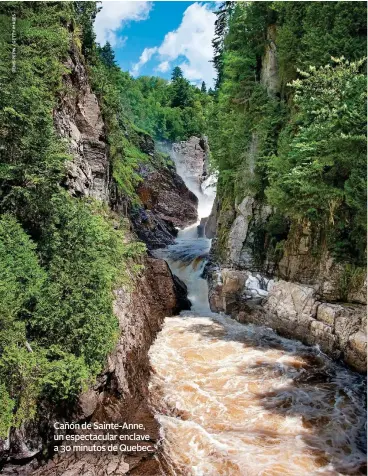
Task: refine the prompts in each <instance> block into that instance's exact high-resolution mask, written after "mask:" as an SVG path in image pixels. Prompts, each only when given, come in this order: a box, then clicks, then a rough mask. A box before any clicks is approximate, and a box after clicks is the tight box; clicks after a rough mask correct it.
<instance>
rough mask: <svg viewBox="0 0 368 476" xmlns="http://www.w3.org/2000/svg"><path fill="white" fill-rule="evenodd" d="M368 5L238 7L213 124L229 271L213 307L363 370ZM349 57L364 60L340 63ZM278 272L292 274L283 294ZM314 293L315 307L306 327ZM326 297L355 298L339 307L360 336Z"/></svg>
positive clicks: (225, 44) (221, 241)
mask: <svg viewBox="0 0 368 476" xmlns="http://www.w3.org/2000/svg"><path fill="white" fill-rule="evenodd" d="M365 8H366V7H365V5H363V4H359V5H357V4H355V5H353V4H352V3H349V2H347V3H346V4H344V5H343V4H339V3H338V2H332V3H329V4H324V5H323V6H322V5H321V4H314V3H313V2H305V3H304V4H303V5H302V4H299V3H293V4H290V3H286V2H263V3H261V4H251V5H245V4H242V5H240V4H239V5H236V6H234V5H232V4H230V3H229V4H224V7H223V9H222V10H221V12H220V13H219V17H218V23H217V34H218V36H217V41H216V43H215V44H217V50H218V57H217V69H218V73H219V89H218V92H217V98H216V102H215V108H214V115H213V119H212V120H211V121H210V146H211V151H212V154H213V157H214V161H215V163H216V164H217V166H218V168H219V185H218V196H217V200H216V202H215V204H214V209H213V213H212V216H211V219H210V221H212V222H213V221H216V222H217V230H216V235H215V239H214V241H213V257H214V263H216V262H217V264H218V265H220V267H222V268H224V269H223V270H222V271H221V270H220V271H219V270H215V272H214V273H213V274H212V275H211V276H212V278H211V288H212V289H211V301H212V305H213V309H214V310H215V309H216V310H225V311H226V312H228V313H233V315H234V316H235V317H236V316H238V313H239V312H241V317H238V318H239V319H240V320H242V321H243V322H244V321H245V322H258V323H259V322H264V323H266V324H267V325H270V326H271V327H274V328H275V329H277V330H278V331H279V332H281V333H283V334H285V335H288V336H295V337H297V338H299V339H302V340H303V341H304V342H307V343H309V344H319V345H321V347H322V348H323V350H324V351H326V352H328V353H330V354H331V355H334V356H335V357H336V356H342V357H343V358H344V359H345V360H346V361H348V362H349V363H350V364H352V365H353V366H355V367H356V368H358V369H359V370H363V369H364V368H365V365H366V357H365V351H366V341H365V339H364V335H365V324H366V323H365V320H364V319H363V318H362V315H363V314H364V313H363V310H364V307H363V306H360V305H364V304H366V296H365V288H366V282H365V249H366V246H365V219H363V216H364V215H365V211H364V210H365V187H366V185H365V172H364V169H365V152H364V150H365V144H366V139H365V125H364V119H363V118H364V116H365V113H364V112H363V106H362V105H363V103H364V102H365V99H364V98H365V93H364V91H365V87H364V86H363V84H364V83H365V73H364V66H363V63H364V61H361V58H362V57H364V56H366V46H365V37H366V28H365V20H363V17H364V18H365V13H364V11H365ZM224 22H225V23H224ZM224 24H225V25H227V27H226V28H225V27H224V26H223V25H224ZM244 24H246V25H247V31H246V33H244V35H243V36H242V35H241V34H240V31H242V30H241V26H242V25H244ZM326 31H328V35H327V39H326V41H325V42H321V41H320V38H322V37H323V36H324V35H325V33H326ZM331 56H333V57H335V59H331ZM342 56H344V57H345V58H346V59H347V60H350V61H351V62H352V63H351V64H350V63H349V61H346V60H345V59H344V58H342V59H340V60H336V58H339V57H342ZM354 61H355V63H354ZM327 63H329V65H328V66H326V67H324V65H325V64H327ZM309 66H311V69H310V70H309ZM300 70H304V71H307V72H306V73H301V72H300ZM293 80H295V82H294V83H293V84H291V82H292V81H293ZM353 85H354V86H353ZM336 91H338V92H339V93H338V94H337V93H336ZM353 157H354V159H352V158H353ZM353 197H354V198H353ZM210 236H211V234H210ZM237 272H238V274H237ZM231 273H234V276H230V275H231ZM271 278H272V279H273V278H276V279H278V280H279V282H278V283H277V284H276V285H275V286H274V288H272V283H273V281H272V282H271V284H267V283H268V282H269V280H270V279H271ZM291 283H297V284H295V285H293V284H291ZM292 289H293V290H294V291H295V292H294V291H293V292H291V290H292ZM290 293H291V294H292V295H293V296H294V298H293V299H294V303H292V304H290V306H289V307H288V305H287V304H286V301H285V299H286V297H287V296H289V295H290ZM267 295H268V296H269V297H268V299H267ZM307 296H310V297H311V296H313V297H312V300H313V302H314V303H315V305H314V307H313V306H311V307H310V310H309V311H308V312H306V320H305V321H304V322H302V319H301V317H300V312H301V311H300V312H299V311H298V309H303V308H304V305H305V300H307ZM286 300H287V299H286ZM321 302H322V303H324V302H327V303H328V302H333V303H336V302H339V303H340V302H342V303H346V302H348V303H349V308H348V309H349V310H346V311H344V312H341V310H340V311H339V312H338V315H339V316H345V317H341V318H340V317H339V319H341V321H342V322H343V324H342V327H343V328H344V329H345V327H349V326H350V325H351V322H352V319H351V317H350V316H351V315H353V316H354V319H353V320H354V326H352V327H351V329H350V330H349V332H348V336H345V333H346V330H344V331H342V330H341V329H340V330H339V329H338V327H336V326H335V321H334V318H333V319H332V321H333V322H332V321H331V319H330V320H329V321H328V322H327V321H326V320H325V319H323V318H320V317H319V314H318V312H317V307H318V305H319V303H321ZM263 304H264V305H265V307H264V308H263V307H262V305H263ZM326 305H327V304H326ZM334 305H335V304H332V305H331V309H330V311H329V313H330V314H331V315H336V312H335V310H334ZM322 306H324V304H322ZM327 306H328V305H327ZM294 307H295V309H294ZM254 308H255V310H254ZM286 308H287V309H286ZM321 309H322V308H321ZM257 313H258V314H257ZM259 313H260V314H262V315H263V317H259ZM264 314H266V317H265V315H264ZM287 315H288V316H289V318H288V319H286V321H285V316H287ZM290 316H293V317H290ZM341 332H343V333H344V336H342V335H341ZM347 341H349V342H350V343H349V344H348V347H349V346H350V347H349V348H350V350H349V349H347V348H346V345H347V344H346V343H347ZM358 341H359V342H358ZM353 354H354V355H355V357H351V356H352V355H353Z"/></svg>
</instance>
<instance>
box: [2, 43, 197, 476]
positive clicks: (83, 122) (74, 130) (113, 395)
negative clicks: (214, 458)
mask: <svg viewBox="0 0 368 476" xmlns="http://www.w3.org/2000/svg"><path fill="white" fill-rule="evenodd" d="M65 66H67V68H68V70H69V71H68V73H66V74H64V76H63V82H64V85H65V88H64V89H63V91H65V92H64V93H63V95H62V96H61V97H60V98H59V102H58V106H57V108H56V109H55V110H54V125H55V129H56V131H57V133H58V135H59V136H61V137H62V138H64V139H65V140H66V141H67V144H68V148H69V153H70V154H71V156H72V160H71V161H70V162H69V163H68V164H67V170H66V174H65V178H64V180H63V185H64V187H65V188H66V189H67V190H68V191H69V192H70V194H71V195H72V196H74V197H75V199H79V198H81V197H85V198H86V197H91V198H92V199H95V200H98V201H100V202H104V203H105V206H106V207H108V208H109V209H110V213H112V214H115V217H116V220H120V219H123V220H125V221H128V227H130V230H129V229H128V230H127V233H126V236H127V239H129V240H136V239H137V234H138V236H139V237H141V238H143V239H145V241H146V243H147V245H148V247H150V246H151V247H158V246H163V245H165V244H167V243H169V242H172V241H173V240H174V236H175V234H176V229H175V226H185V225H187V224H189V223H192V222H195V221H196V219H197V212H196V203H197V199H196V197H195V196H194V195H193V194H192V193H191V192H190V191H189V190H188V189H187V187H186V186H185V184H184V182H183V181H182V180H181V178H180V177H179V176H178V175H177V174H176V172H175V169H174V168H173V167H172V166H171V167H169V166H168V165H167V164H166V163H165V162H163V161H162V158H161V157H159V155H158V154H157V152H156V150H155V145H154V142H153V140H152V139H151V138H150V137H149V136H148V135H147V134H145V133H143V132H139V133H137V144H138V146H139V150H140V151H142V153H144V154H146V155H148V156H150V157H151V158H152V161H151V163H150V164H149V165H147V164H146V165H142V166H141V167H140V170H139V173H140V175H141V177H142V179H143V181H142V182H141V185H140V186H139V187H138V190H137V193H138V196H139V197H140V198H141V202H140V204H139V205H133V204H132V203H131V202H130V201H129V199H127V197H125V196H124V194H122V193H121V192H119V190H118V188H117V186H116V184H115V182H114V180H113V178H112V177H111V163H110V155H109V146H108V142H107V138H106V133H105V125H104V121H103V117H102V113H101V108H100V105H99V102H98V99H97V97H96V95H95V94H94V92H93V91H92V89H91V85H90V82H89V79H88V74H87V68H86V65H85V63H84V59H83V57H82V55H81V54H80V52H79V50H78V48H77V47H76V46H75V45H72V46H71V49H70V55H69V58H68V60H67V62H66V64H65ZM137 209H138V215H139V214H142V213H145V214H146V217H147V219H146V220H143V219H141V221H139V220H138V219H137V218H136V217H137ZM129 216H130V219H131V221H129ZM147 230H149V231H147ZM135 265H137V266H140V267H141V268H142V269H141V271H139V272H138V275H134V274H133V273H132V275H131V276H132V277H131V283H130V284H127V285H125V286H124V287H119V288H118V289H116V290H115V301H114V312H115V315H116V317H117V320H118V323H119V334H120V335H119V338H118V342H117V345H116V347H115V349H114V350H113V352H111V353H110V355H109V356H108V359H107V363H106V365H105V368H104V371H103V372H102V373H101V374H100V375H99V376H98V378H97V381H96V382H95V383H94V384H93V385H92V386H91V387H90V388H89V389H88V390H87V391H85V392H84V393H82V394H81V395H80V396H79V398H77V399H76V401H75V402H74V403H73V402H67V404H66V405H65V406H62V405H58V407H57V408H55V407H54V406H53V405H52V403H50V402H48V401H41V402H40V405H39V411H38V413H37V415H36V418H35V419H34V420H33V421H30V422H25V423H23V424H22V426H21V427H20V428H17V429H14V428H12V429H11V431H10V434H9V437H8V439H6V440H0V462H1V467H2V474H4V475H15V474H20V475H26V474H38V475H53V476H56V475H64V474H68V475H72V474H91V475H100V474H106V467H108V468H109V472H108V474H125V473H126V472H127V471H128V470H129V471H130V472H129V474H136V473H135V471H136V470H137V471H139V474H142V471H143V473H144V474H151V473H150V471H153V473H152V474H157V466H156V463H155V462H154V460H153V456H152V454H147V453H146V454H143V453H142V454H139V455H137V454H134V455H132V454H131V455H129V456H127V455H119V456H112V455H109V454H107V455H102V456H101V455H99V454H92V455H87V456H86V455H85V454H81V456H80V457H78V456H77V457H76V454H75V453H71V454H64V455H63V456H56V457H55V458H54V459H53V460H51V461H49V462H48V463H47V465H46V466H41V467H40V464H43V462H44V461H45V459H47V458H48V457H49V456H50V455H52V448H53V446H54V444H53V435H54V429H53V423H54V422H55V421H74V422H78V421H86V420H88V421H92V422H93V421H97V422H113V423H119V422H120V423H121V422H134V423H144V425H145V426H146V427H147V428H148V429H149V433H150V436H151V438H152V441H151V443H154V442H155V441H156V440H157V439H158V427H157V424H156V423H155V421H154V419H153V417H152V416H151V414H150V412H149V410H148V409H147V407H146V405H145V400H146V396H147V384H148V379H149V374H150V366H149V361H148V350H149V348H150V346H151V344H152V343H153V341H154V339H155V337H156V335H157V333H158V332H159V330H160V328H161V325H162V323H163V320H164V318H165V317H166V316H170V315H174V314H177V313H178V312H180V310H182V309H189V308H190V303H189V301H188V300H187V298H186V287H185V285H184V284H183V283H182V282H181V281H180V280H179V279H178V278H176V277H175V276H173V275H172V273H171V271H170V269H169V267H168V265H167V263H166V262H165V261H163V260H160V259H155V258H151V257H148V256H145V257H144V258H142V259H141V260H140V261H138V262H137V263H135ZM37 468H39V469H38V470H37ZM137 468H139V469H137ZM35 471H36V472H35Z"/></svg>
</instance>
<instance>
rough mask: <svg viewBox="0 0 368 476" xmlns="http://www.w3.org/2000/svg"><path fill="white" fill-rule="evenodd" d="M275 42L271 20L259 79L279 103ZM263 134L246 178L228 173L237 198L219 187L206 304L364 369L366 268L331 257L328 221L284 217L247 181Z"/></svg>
mask: <svg viewBox="0 0 368 476" xmlns="http://www.w3.org/2000/svg"><path fill="white" fill-rule="evenodd" d="M277 43H278V33H277V28H276V25H274V24H272V25H269V26H268V29H267V41H266V42H265V47H264V54H263V56H262V58H260V71H259V83H260V85H262V86H263V87H264V89H265V90H266V92H267V95H268V97H269V98H270V100H272V101H276V102H277V101H280V100H281V98H280V94H282V91H281V83H282V78H281V77H280V74H279V65H278V46H277ZM282 100H283V101H286V99H285V97H284V98H283V99H282ZM260 134H262V131H259V130H257V129H256V128H255V130H254V131H253V132H252V134H251V136H250V142H249V145H248V148H247V150H245V151H243V153H242V156H243V160H244V164H245V169H244V170H243V169H242V174H243V175H242V176H241V177H243V180H244V184H242V183H241V178H239V177H236V179H235V178H234V179H233V181H234V182H235V180H237V193H236V194H235V195H236V196H235V197H234V196H233V195H231V194H229V193H228V192H227V191H226V190H228V189H226V190H225V188H219V193H218V196H217V198H216V200H215V203H214V206H213V209H212V213H211V215H210V218H209V220H208V224H211V228H212V229H211V230H210V229H209V230H208V231H207V236H208V237H209V238H213V242H212V252H211V255H212V265H211V266H210V267H209V268H208V270H209V271H208V276H209V282H210V304H211V309H212V310H213V311H215V312H221V311H222V312H226V313H228V314H230V315H232V316H233V317H234V318H235V319H237V320H239V321H240V322H249V323H255V324H262V325H267V326H269V327H272V328H273V329H275V330H277V332H279V333H280V334H282V335H285V336H287V337H292V338H297V339H299V340H302V341H303V342H305V343H307V344H311V345H319V346H320V348H321V349H322V350H323V351H324V352H325V353H327V354H329V355H331V356H332V357H333V358H341V359H343V360H344V361H345V362H346V363H347V364H349V365H351V366H352V367H353V368H354V369H356V370H359V371H361V372H364V371H365V369H366V350H367V341H366V319H365V317H364V314H365V305H366V279H365V269H363V268H362V267H359V266H355V265H354V264H350V263H349V262H341V261H338V260H336V259H335V257H334V255H333V254H332V253H331V250H330V248H329V246H328V244H327V241H328V240H327V237H326V235H327V233H328V231H327V227H328V224H327V223H317V225H316V224H315V223H314V224H312V222H310V221H309V220H307V219H305V220H302V221H300V220H299V221H297V220H295V219H290V218H284V217H281V216H280V214H279V213H278V211H277V210H276V209H275V208H274V207H272V206H270V204H269V203H268V201H267V196H265V194H264V193H259V191H255V190H252V187H251V186H248V185H247V184H248V182H249V183H252V181H254V180H255V178H256V163H257V159H258V158H259V157H258V155H259V143H260ZM229 180H230V179H229ZM220 181H221V172H220ZM227 186H228V185H227ZM228 187H229V186H228ZM239 189H240V190H242V192H240V191H239ZM214 223H215V224H216V226H215V227H214V226H213V224H214Z"/></svg>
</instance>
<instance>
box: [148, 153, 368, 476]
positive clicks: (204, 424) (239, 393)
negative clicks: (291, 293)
mask: <svg viewBox="0 0 368 476" xmlns="http://www.w3.org/2000/svg"><path fill="white" fill-rule="evenodd" d="M174 159H175V161H176V164H177V170H178V173H179V174H181V175H182V177H183V179H184V180H185V181H186V183H187V185H188V186H189V188H191V189H192V191H193V192H194V193H196V195H197V196H198V199H199V218H201V217H203V216H208V214H209V210H210V208H211V203H212V201H213V194H214V191H213V190H211V192H210V193H208V191H206V190H204V191H203V190H201V189H200V187H198V184H196V183H194V182H193V181H192V179H191V177H186V176H185V167H181V162H180V160H178V158H177V157H174ZM179 159H180V158H179ZM210 246H211V242H210V240H208V239H206V238H198V237H197V228H196V225H193V226H191V227H188V228H187V229H185V230H181V231H180V232H179V234H178V237H177V239H176V242H175V244H174V245H171V246H169V247H167V248H166V249H162V250H158V251H157V255H158V256H160V257H164V258H165V259H166V260H167V262H168V263H169V265H170V267H171V269H172V271H173V272H174V273H175V274H176V275H177V276H179V277H180V279H182V280H183V281H184V282H185V283H186V285H187V286H188V297H189V299H190V300H191V302H192V309H191V311H186V312H182V313H181V315H180V316H175V317H170V318H167V319H166V320H165V324H164V327H163V329H162V331H161V332H160V334H159V335H158V338H157V340H156V342H155V344H154V345H153V347H152V348H151V350H150V361H151V365H152V368H153V374H152V377H151V381H150V386H149V387H150V404H151V407H152V409H153V412H154V414H155V417H156V418H157V420H158V421H159V423H160V425H161V432H162V435H161V436H162V443H161V448H160V452H159V457H158V458H159V462H160V466H161V469H162V474H164V475H186V476H192V475H193V476H220V475H229V476H261V475H262V476H263V475H264V476H266V475H267V476H286V475H290V476H291V475H292V476H302V475H329V476H330V475H339V474H366V469H365V461H366V456H365V453H366V451H365V441H366V412H365V380H364V379H363V377H362V376H360V375H358V374H356V373H354V372H352V371H350V370H348V369H347V368H345V367H343V366H342V365H339V364H337V363H334V362H332V361H331V359H329V358H328V357H327V356H325V355H324V354H322V353H321V352H319V350H318V349H317V348H312V347H307V346H305V345H303V344H301V343H300V342H297V341H295V340H290V339H285V338H282V337H280V336H278V335H277V334H276V333H275V332H273V331H272V330H271V329H267V328H264V327H259V326H254V325H244V324H240V323H238V322H236V321H234V320H233V319H231V318H229V317H227V316H225V315H220V314H215V313H212V312H211V310H210V308H209V304H208V287H207V281H206V280H205V279H202V277H201V275H202V271H203V268H204V266H205V264H206V260H207V256H208V252H209V249H210Z"/></svg>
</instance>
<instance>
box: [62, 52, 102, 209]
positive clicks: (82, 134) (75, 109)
mask: <svg viewBox="0 0 368 476" xmlns="http://www.w3.org/2000/svg"><path fill="white" fill-rule="evenodd" d="M66 67H67V68H68V69H69V70H70V73H68V74H66V75H64V77H63V83H64V86H65V91H66V93H65V94H64V95H63V96H62V97H61V98H60V102H59V106H58V108H57V109H56V110H55V111H54V124H55V129H56V131H57V132H58V133H59V134H60V135H61V136H62V137H65V138H66V139H68V143H69V151H70V153H71V155H72V156H73V160H72V161H71V162H69V164H68V171H67V176H66V179H65V185H66V187H67V188H68V190H69V191H70V193H71V194H72V195H74V196H91V197H93V198H97V199H100V200H106V201H107V200H108V184H109V160H108V156H107V144H106V139H105V132H104V123H103V121H102V116H101V110H100V107H99V104H98V101H97V98H96V96H95V94H94V93H93V92H92V91H91V88H90V85H89V82H88V77H87V72H86V69H85V66H84V62H83V58H82V57H81V55H80V53H79V52H78V50H77V48H76V47H75V46H74V47H72V49H71V51H70V56H69V58H68V60H67V63H66Z"/></svg>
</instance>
